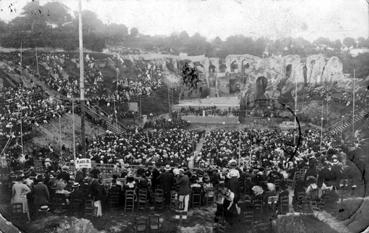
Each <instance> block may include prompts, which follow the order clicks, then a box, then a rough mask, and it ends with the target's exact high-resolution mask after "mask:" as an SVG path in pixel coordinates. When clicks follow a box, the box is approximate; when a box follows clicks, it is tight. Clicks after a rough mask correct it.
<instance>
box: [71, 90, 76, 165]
mask: <svg viewBox="0 0 369 233" xmlns="http://www.w3.org/2000/svg"><path fill="white" fill-rule="evenodd" d="M72 121H73V160H74V161H76V129H75V123H74V98H73V96H72Z"/></svg>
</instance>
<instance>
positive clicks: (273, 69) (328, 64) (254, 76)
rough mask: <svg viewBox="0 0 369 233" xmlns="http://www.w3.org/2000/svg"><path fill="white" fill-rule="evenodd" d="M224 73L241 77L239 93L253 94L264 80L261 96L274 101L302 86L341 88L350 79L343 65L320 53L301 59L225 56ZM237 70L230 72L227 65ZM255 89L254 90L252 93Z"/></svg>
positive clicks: (337, 60)
mask: <svg viewBox="0 0 369 233" xmlns="http://www.w3.org/2000/svg"><path fill="white" fill-rule="evenodd" d="M226 64H227V71H228V72H229V73H231V74H232V73H236V74H237V75H238V76H245V77H246V79H247V83H246V84H245V85H244V88H243V90H244V91H243V92H247V93H248V95H250V96H252V95H255V93H254V92H255V91H256V89H257V83H258V79H259V78H260V77H266V79H267V87H266V90H265V94H266V96H268V97H271V98H278V97H279V96H280V95H281V94H286V93H291V94H292V96H294V95H295V94H294V92H295V88H296V83H297V89H298V90H299V89H302V88H303V87H304V86H319V85H322V84H333V83H336V84H338V86H340V87H342V88H345V87H347V86H350V85H349V84H350V83H351V79H350V78H348V77H346V76H345V75H344V74H343V65H342V62H341V61H340V60H339V58H338V57H330V58H326V57H324V56H323V55H322V54H317V55H311V56H308V57H306V58H301V57H300V56H298V55H287V56H284V57H281V56H278V57H277V56H272V57H267V58H259V57H255V56H250V55H229V56H227V58H226ZM232 64H233V67H234V66H237V67H238V68H237V69H231V65H232ZM253 90H255V91H253Z"/></svg>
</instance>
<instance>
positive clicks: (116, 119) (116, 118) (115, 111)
mask: <svg viewBox="0 0 369 233" xmlns="http://www.w3.org/2000/svg"><path fill="white" fill-rule="evenodd" d="M116 73H117V93H116V95H115V98H114V114H115V124H116V125H117V127H118V110H117V106H116V103H115V102H116V101H117V100H118V95H119V94H118V93H119V92H118V74H119V69H118V68H117V69H116Z"/></svg>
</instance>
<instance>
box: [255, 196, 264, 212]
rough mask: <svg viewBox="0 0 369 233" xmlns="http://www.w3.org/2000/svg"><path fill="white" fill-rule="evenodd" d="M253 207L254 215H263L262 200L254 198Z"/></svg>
mask: <svg viewBox="0 0 369 233" xmlns="http://www.w3.org/2000/svg"><path fill="white" fill-rule="evenodd" d="M253 205H254V211H255V214H257V215H262V214H263V199H261V198H255V199H254V201H253Z"/></svg>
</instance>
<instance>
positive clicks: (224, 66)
mask: <svg viewBox="0 0 369 233" xmlns="http://www.w3.org/2000/svg"><path fill="white" fill-rule="evenodd" d="M226 70H227V66H226V65H225V64H220V66H219V72H220V73H224V72H226Z"/></svg>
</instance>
